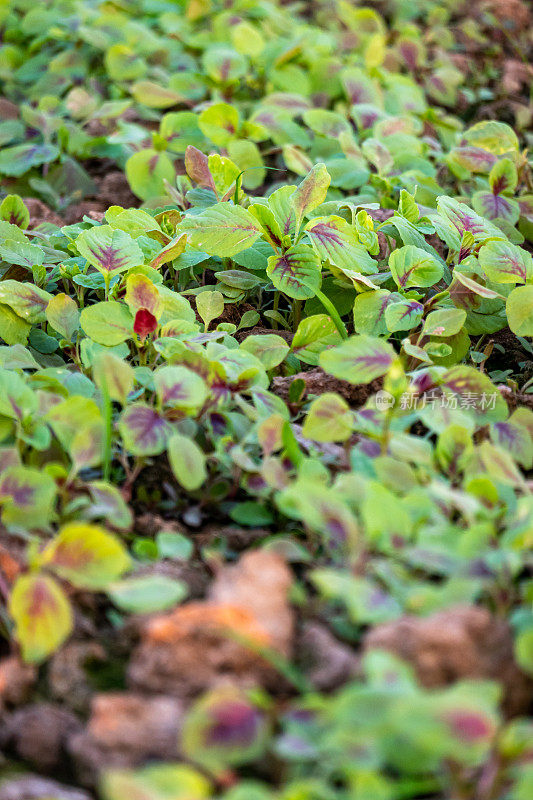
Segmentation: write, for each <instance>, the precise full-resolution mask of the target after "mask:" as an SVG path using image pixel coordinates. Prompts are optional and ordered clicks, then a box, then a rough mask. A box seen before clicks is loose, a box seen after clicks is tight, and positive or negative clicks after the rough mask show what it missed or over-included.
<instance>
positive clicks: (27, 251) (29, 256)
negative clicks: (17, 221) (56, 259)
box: [0, 238, 44, 270]
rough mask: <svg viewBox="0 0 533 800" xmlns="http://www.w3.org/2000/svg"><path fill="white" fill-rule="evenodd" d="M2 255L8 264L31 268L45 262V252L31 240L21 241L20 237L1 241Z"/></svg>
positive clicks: (0, 249) (0, 255)
mask: <svg viewBox="0 0 533 800" xmlns="http://www.w3.org/2000/svg"><path fill="white" fill-rule="evenodd" d="M0 257H1V258H2V259H3V260H4V261H6V262H7V263H8V264H17V265H18V266H20V267H27V269H29V270H31V269H32V267H33V266H35V265H37V266H40V265H41V264H42V263H43V261H44V252H43V250H42V249H41V248H40V247H38V246H37V245H35V244H30V242H29V241H26V242H19V241H18V239H8V238H6V239H4V240H3V241H2V242H1V243H0Z"/></svg>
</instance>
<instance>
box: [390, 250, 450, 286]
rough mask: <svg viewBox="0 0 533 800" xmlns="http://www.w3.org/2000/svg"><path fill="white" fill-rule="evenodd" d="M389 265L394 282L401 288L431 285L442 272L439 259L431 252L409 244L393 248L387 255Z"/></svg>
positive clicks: (437, 279)
mask: <svg viewBox="0 0 533 800" xmlns="http://www.w3.org/2000/svg"><path fill="white" fill-rule="evenodd" d="M389 267H390V270H391V272H392V277H393V278H394V280H395V282H396V284H397V285H398V286H399V287H400V288H402V289H407V288H409V287H411V286H423V287H427V286H433V285H434V284H435V283H437V281H439V280H440V279H441V278H442V274H443V267H442V264H441V263H440V261H438V260H437V259H436V258H435V257H434V256H432V255H431V253H427V252H426V251H425V250H422V249H421V248H420V247H415V246H414V245H411V244H410V245H405V246H404V247H398V248H397V249H396V250H393V252H392V253H391V254H390V256H389Z"/></svg>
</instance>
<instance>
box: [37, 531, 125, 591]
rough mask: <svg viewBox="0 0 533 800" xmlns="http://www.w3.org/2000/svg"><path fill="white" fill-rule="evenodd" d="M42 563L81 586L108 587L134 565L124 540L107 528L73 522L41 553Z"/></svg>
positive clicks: (94, 588)
mask: <svg viewBox="0 0 533 800" xmlns="http://www.w3.org/2000/svg"><path fill="white" fill-rule="evenodd" d="M41 562H42V564H43V565H46V566H47V568H48V569H50V570H53V571H54V572H55V573H56V574H57V575H59V576H60V577H61V578H64V579H65V580H67V581H70V583H72V584H74V586H77V587H79V588H81V589H92V590H99V589H105V588H106V587H107V586H108V585H109V583H111V582H112V581H114V580H116V579H117V578H119V577H120V576H121V575H122V573H123V572H125V571H126V570H127V569H129V567H130V565H131V561H130V557H129V555H128V553H127V551H126V549H125V547H124V545H123V544H122V542H121V541H120V539H119V538H118V537H117V536H115V535H114V534H112V533H109V531H106V530H105V528H101V527H100V526H98V525H91V524H88V523H85V522H69V523H68V524H67V525H63V527H62V528H61V529H60V531H59V533H58V534H57V535H56V536H55V537H54V539H53V540H52V541H51V542H50V544H48V545H47V546H46V547H45V549H44V550H43V552H42V554H41Z"/></svg>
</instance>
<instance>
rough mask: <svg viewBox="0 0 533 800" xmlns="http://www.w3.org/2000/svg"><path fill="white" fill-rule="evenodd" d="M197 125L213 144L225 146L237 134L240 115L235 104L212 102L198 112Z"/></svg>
mask: <svg viewBox="0 0 533 800" xmlns="http://www.w3.org/2000/svg"><path fill="white" fill-rule="evenodd" d="M198 127H199V128H200V130H201V131H202V133H203V134H204V136H205V137H206V138H207V139H210V140H211V141H212V142H213V144H216V145H218V146H219V147H226V146H227V145H228V143H229V142H230V141H231V139H234V138H235V137H236V136H237V132H238V130H239V127H240V115H239V112H238V111H237V109H236V108H235V106H230V105H229V103H213V105H211V106H209V107H208V108H206V109H205V110H204V111H202V113H201V114H200V116H199V118H198ZM189 144H193V142H189Z"/></svg>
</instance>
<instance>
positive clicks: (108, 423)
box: [100, 378, 113, 481]
mask: <svg viewBox="0 0 533 800" xmlns="http://www.w3.org/2000/svg"><path fill="white" fill-rule="evenodd" d="M100 391H101V393H102V406H103V408H102V410H103V416H104V441H103V443H102V461H103V475H104V480H105V481H108V480H109V477H110V475H111V438H112V432H113V419H112V414H113V408H112V406H111V398H110V397H109V391H108V388H107V383H106V381H105V378H104V380H103V381H102V387H101V390H100Z"/></svg>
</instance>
